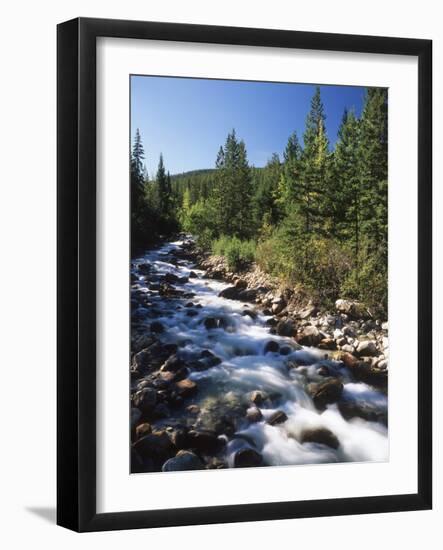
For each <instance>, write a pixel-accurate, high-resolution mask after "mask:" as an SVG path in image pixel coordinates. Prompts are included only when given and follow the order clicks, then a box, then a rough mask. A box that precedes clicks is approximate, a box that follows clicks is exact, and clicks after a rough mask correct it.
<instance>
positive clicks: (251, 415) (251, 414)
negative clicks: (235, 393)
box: [246, 407, 263, 422]
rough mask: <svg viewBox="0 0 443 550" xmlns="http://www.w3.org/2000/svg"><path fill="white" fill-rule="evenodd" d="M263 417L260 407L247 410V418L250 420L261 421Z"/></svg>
mask: <svg viewBox="0 0 443 550" xmlns="http://www.w3.org/2000/svg"><path fill="white" fill-rule="evenodd" d="M262 418H263V414H262V412H261V410H260V409H259V408H258V407H250V408H249V409H248V410H247V411H246V419H247V420H249V422H260V420H262Z"/></svg>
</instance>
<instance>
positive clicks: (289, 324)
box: [275, 319, 296, 336]
mask: <svg viewBox="0 0 443 550" xmlns="http://www.w3.org/2000/svg"><path fill="white" fill-rule="evenodd" d="M275 330H276V331H277V334H278V335H279V336H294V335H295V332H296V326H295V323H294V321H292V320H291V319H287V320H286V321H279V322H278V323H277V325H276V327H275Z"/></svg>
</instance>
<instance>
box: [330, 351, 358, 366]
mask: <svg viewBox="0 0 443 550" xmlns="http://www.w3.org/2000/svg"><path fill="white" fill-rule="evenodd" d="M332 357H333V359H335V360H336V361H341V362H342V363H343V364H344V365H345V367H347V368H348V369H352V368H354V367H356V366H357V365H358V363H359V360H358V359H357V357H355V356H354V355H352V353H349V352H347V351H343V350H341V351H337V352H335V353H334V354H333V355H332Z"/></svg>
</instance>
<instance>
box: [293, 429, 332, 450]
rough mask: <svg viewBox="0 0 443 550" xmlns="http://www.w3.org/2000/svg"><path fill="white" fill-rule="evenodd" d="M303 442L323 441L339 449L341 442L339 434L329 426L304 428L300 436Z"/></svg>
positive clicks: (322, 442) (324, 443)
mask: <svg viewBox="0 0 443 550" xmlns="http://www.w3.org/2000/svg"><path fill="white" fill-rule="evenodd" d="M300 441H301V443H321V444H322V445H327V446H328V447H332V448H333V449H338V447H339V445H340V442H339V441H338V439H337V436H336V435H334V434H333V433H332V432H331V430H328V429H327V428H312V429H310V430H304V431H303V432H302V434H301V437H300Z"/></svg>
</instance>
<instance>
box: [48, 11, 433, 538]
mask: <svg viewBox="0 0 443 550" xmlns="http://www.w3.org/2000/svg"><path fill="white" fill-rule="evenodd" d="M57 67H58V94H57V97H58V103H57V108H58V127H57V136H58V152H57V157H58V169H57V179H58V436H57V437H58V472H57V478H58V506H57V510H58V512H57V518H58V519H57V522H58V524H59V525H62V526H64V527H67V528H69V529H73V530H76V531H100V530H111V529H130V528H143V527H160V526H174V525H187V524H208V523H221V522H238V521H254V520H270V519H284V518H299V517H313V516H326V515H344V514H363V513H374V512H394V511H407V510H420V509H429V508H431V506H432V437H431V436H432V425H431V420H432V419H431V411H432V402H431V396H432V379H431V349H432V316H431V308H432V295H431V292H432V291H431V282H432V275H431V271H432V269H431V268H432V260H431V250H432V246H431V237H432V236H431V226H432V224H431V213H432V211H431V200H432V193H431V189H432V181H431V177H432V170H431V167H432V153H431V151H432V147H431V139H432V126H431V114H432V85H431V84H432V80H431V78H432V43H431V41H429V40H417V39H408V38H387V37H374V36H352V35H339V34H320V33H307V32H295V31H286V30H266V29H253V28H235V27H232V28H228V27H217V26H199V25H185V24H175V23H174V24H172V23H152V22H138V21H117V20H105V19H83V18H80V19H75V20H72V21H68V22H65V23H61V24H60V25H59V26H58V63H57Z"/></svg>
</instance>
